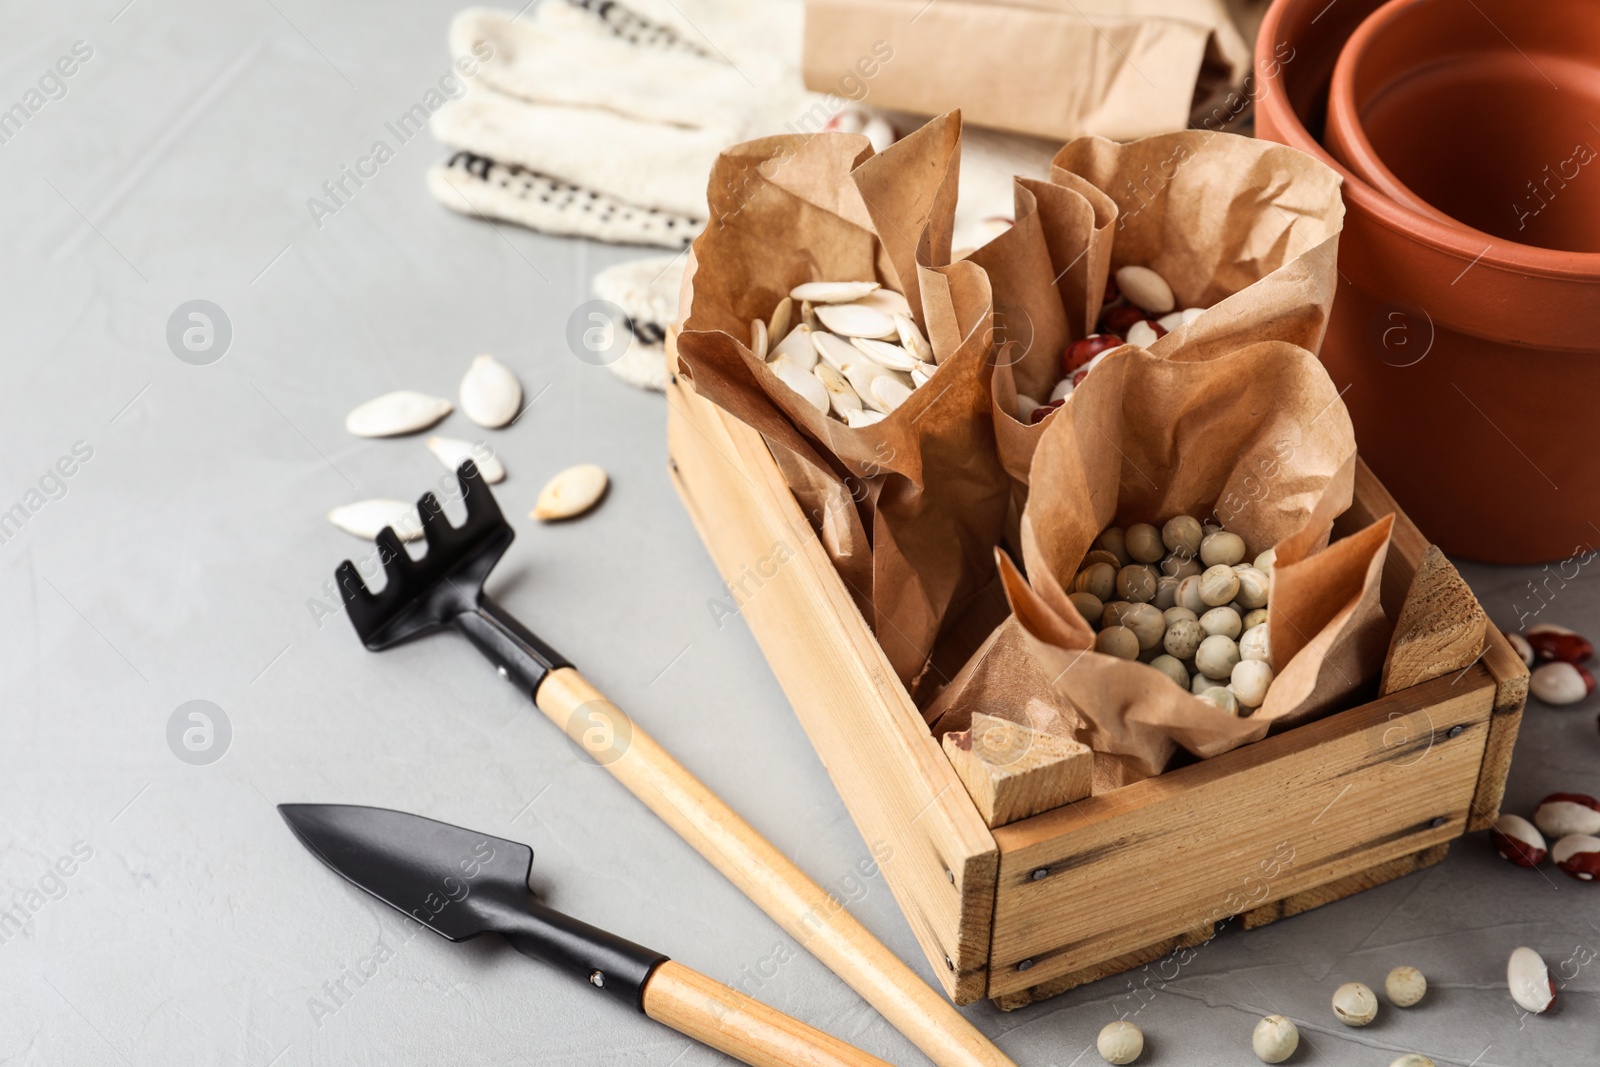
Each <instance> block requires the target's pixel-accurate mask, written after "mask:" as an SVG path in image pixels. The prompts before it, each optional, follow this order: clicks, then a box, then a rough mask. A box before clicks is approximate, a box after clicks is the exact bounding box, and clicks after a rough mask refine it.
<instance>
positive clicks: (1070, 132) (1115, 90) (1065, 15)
mask: <svg viewBox="0 0 1600 1067" xmlns="http://www.w3.org/2000/svg"><path fill="white" fill-rule="evenodd" d="M802 68H803V73H804V75H805V81H806V87H807V88H809V89H812V90H815V91H816V92H822V93H830V94H833V95H834V96H835V97H838V98H848V99H853V100H857V101H865V102H868V103H871V104H873V105H874V106H877V107H885V108H890V109H897V110H901V111H909V112H913V113H915V114H919V115H937V114H941V113H943V112H946V111H949V110H952V109H955V108H960V109H961V110H962V112H963V113H964V114H965V115H966V117H967V121H969V122H973V123H976V124H977V125H980V126H992V127H995V128H997V129H1003V130H1014V131H1016V132H1019V133H1026V134H1032V135H1034V136H1038V137H1046V138H1050V139H1053V140H1062V141H1064V140H1067V139H1069V138H1072V137H1081V136H1084V135H1086V134H1098V135H1100V136H1104V137H1114V138H1117V139H1119V140H1130V139H1132V138H1136V137H1144V136H1147V135H1150V134H1155V133H1166V132H1169V131H1172V130H1181V129H1183V128H1184V127H1185V126H1187V125H1188V124H1189V119H1190V115H1191V112H1192V110H1193V108H1194V106H1195V103H1196V101H1198V100H1202V99H1206V98H1209V97H1213V96H1215V95H1217V94H1218V92H1219V90H1220V91H1225V90H1226V87H1227V86H1230V85H1240V84H1242V83H1243V80H1244V77H1245V75H1246V73H1247V72H1248V71H1249V69H1250V50H1249V47H1248V46H1247V45H1246V44H1245V42H1244V40H1243V39H1242V38H1241V37H1240V36H1239V33H1238V31H1237V29H1235V27H1234V25H1233V22H1232V20H1231V18H1230V17H1229V15H1228V12H1227V9H1226V5H1225V4H1224V3H1223V2H1221V0H938V2H937V3H931V4H930V3H929V2H928V0H808V3H807V4H806V27H805V47H804V56H803V59H802Z"/></svg>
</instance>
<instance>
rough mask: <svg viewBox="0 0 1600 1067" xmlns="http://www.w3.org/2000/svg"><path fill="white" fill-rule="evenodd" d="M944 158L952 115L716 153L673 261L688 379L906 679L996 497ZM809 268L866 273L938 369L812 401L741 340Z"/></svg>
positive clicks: (978, 279) (985, 345)
mask: <svg viewBox="0 0 1600 1067" xmlns="http://www.w3.org/2000/svg"><path fill="white" fill-rule="evenodd" d="M959 160H960V116H959V115H951V116H946V117H945V118H943V119H938V120H935V121H934V122H931V123H929V124H928V125H927V126H924V127H923V128H922V129H921V130H918V131H917V132H916V133H914V134H912V135H911V136H909V137H907V138H905V139H904V140H902V141H900V142H899V143H898V144H896V145H894V146H893V147H892V148H890V149H889V150H888V151H886V152H884V153H882V154H880V155H876V156H874V155H873V154H872V152H871V149H870V148H869V147H868V146H867V142H866V139H865V138H863V137H859V136H854V135H845V134H822V135H801V136H780V137H769V138H766V139H763V140H759V141H752V142H749V143H747V144H743V145H738V146H735V147H734V148H731V149H729V150H728V151H727V152H725V153H723V155H722V156H721V157H720V158H719V159H718V161H717V163H716V166H715V167H714V168H713V171H712V177H711V185H710V191H709V199H710V203H711V221H710V223H709V224H708V225H707V227H706V230H705V232H704V233H702V234H701V235H700V237H699V238H697V239H696V240H695V242H694V245H693V247H692V251H691V255H690V260H689V265H688V267H687V268H686V270H685V277H684V295H683V309H684V316H683V318H684V321H683V328H682V331H681V332H680V334H679V336H678V340H677V353H678V359H679V364H680V365H679V370H680V372H681V373H683V374H685V375H686V376H687V377H688V378H689V379H690V380H691V381H692V382H693V383H694V386H695V389H696V390H697V391H698V392H699V393H700V394H701V395H703V396H705V397H707V398H708V399H710V400H711V401H712V402H713V403H716V404H717V405H719V406H720V407H722V408H724V409H725V410H727V411H729V412H730V413H732V414H733V415H735V416H736V417H738V418H739V419H741V420H742V421H744V422H746V423H748V424H749V425H751V426H753V427H755V428H756V429H757V430H759V431H760V432H761V433H762V434H763V435H765V437H766V439H767V441H768V443H769V445H770V446H771V448H772V451H773V454H774V455H775V456H776V457H777V458H778V463H779V467H780V469H781V470H782V471H783V473H784V477H785V478H786V479H787V481H788V483H789V485H790V486H791V488H792V489H793V490H794V492H795V494H796V497H797V498H798V499H799V500H800V502H801V506H802V507H803V508H804V509H805V510H806V511H807V513H808V515H809V516H810V519H811V522H812V525H813V527H814V528H817V529H818V531H819V536H820V537H821V539H822V542H823V545H824V547H825V548H826V549H827V550H828V552H829V554H830V556H831V557H832V558H833V560H834V562H835V564H836V565H837V566H838V568H839V571H840V575H841V577H843V578H844V580H845V582H846V583H847V585H848V586H849V588H850V589H851V592H852V595H853V596H854V597H855V598H856V601H857V603H858V604H859V605H860V606H861V607H862V610H863V613H864V614H865V615H866V617H867V619H868V621H869V622H870V623H871V625H872V628H873V632H874V634H875V635H876V637H877V639H878V641H879V643H880V644H881V645H882V646H883V648H884V651H885V653H886V654H887V655H888V657H889V661H890V663H891V664H892V665H893V667H894V669H895V672H896V673H897V674H898V675H899V677H900V679H901V681H903V682H905V683H906V684H907V686H908V687H909V688H912V689H913V691H915V688H916V683H917V680H918V678H919V676H920V675H921V674H922V672H923V671H924V669H925V667H926V665H927V663H928V661H929V658H930V656H931V655H932V654H933V651H934V647H935V645H936V643H937V642H938V639H939V636H940V633H941V631H942V630H944V629H945V628H946V627H947V624H949V623H950V622H951V620H953V619H956V618H957V617H958V616H960V615H961V614H962V613H963V612H964V610H965V609H966V608H968V607H969V605H970V604H971V603H972V602H973V601H975V600H976V599H977V598H978V596H979V594H980V593H982V591H983V590H984V589H985V587H987V586H989V585H990V584H991V583H992V582H993V578H994V563H993V559H992V547H993V545H995V544H996V543H997V542H998V540H999V538H1000V536H1001V533H1002V527H1003V523H1004V519H1005V513H1006V507H1007V501H1008V495H1009V490H1008V486H1007V482H1006V478H1005V476H1004V473H1003V472H1002V470H1001V468H1000V465H999V459H998V457H997V455H996V453H995V448H994V430H993V426H992V424H991V421H990V411H991V398H990V392H989V390H990V385H991V377H992V371H993V360H992V335H993V315H992V310H991V292H990V284H989V279H988V278H987V276H986V275H985V274H984V272H983V270H982V269H980V268H979V267H978V266H977V265H975V264H973V263H965V262H963V263H954V264H952V263H950V262H949V256H950V236H951V230H952V225H953V218H954V213H955V195H956V172H957V168H958V165H959ZM813 280H829V281H849V280H878V281H882V282H883V283H884V284H886V285H888V286H889V287H891V288H893V289H896V290H898V291H900V292H902V293H904V294H905V295H906V297H907V299H908V300H909V301H910V303H911V305H912V308H913V311H914V312H915V314H916V317H917V319H918V320H919V322H920V324H921V325H922V326H923V327H924V332H925V333H926V334H927V336H928V339H929V342H930V343H931V344H932V345H933V348H934V351H935V354H936V356H937V357H938V360H939V369H938V372H937V373H936V374H935V375H934V376H933V378H932V379H931V380H930V381H929V382H928V383H927V384H926V385H925V386H923V387H922V388H920V389H918V390H916V392H915V393H913V394H912V396H911V398H910V399H909V400H908V401H906V403H905V404H904V405H902V406H901V407H900V408H899V409H897V410H896V411H895V412H894V413H893V414H891V415H890V416H889V417H888V418H886V419H884V420H883V421H882V422H879V423H876V424H874V425H872V426H867V427H863V428H861V429H851V428H849V427H847V426H845V425H844V424H843V423H841V422H839V421H837V420H834V419H832V418H830V417H828V416H825V415H822V414H821V413H819V412H817V411H816V410H815V409H813V408H812V407H810V406H809V405H808V404H807V403H806V402H805V401H803V400H801V399H800V398H799V397H798V396H796V395H795V394H794V393H793V392H792V391H791V390H790V389H789V388H788V386H786V385H784V384H783V383H782V382H781V381H779V380H778V378H777V377H776V376H775V375H774V374H773V373H772V371H771V370H770V369H769V368H768V367H767V365H766V364H765V363H763V362H762V361H760V360H758V359H756V358H755V357H754V356H753V355H752V354H751V352H750V350H749V348H748V338H749V336H750V322H751V320H752V319H756V318H762V319H765V318H767V317H768V315H770V314H771V311H772V309H773V307H774V306H775V305H776V304H777V302H778V300H780V299H781V298H782V297H783V296H785V295H787V293H788V292H789V290H790V289H792V288H793V287H794V286H795V285H797V284H799V283H801V282H805V281H813ZM868 545H870V550H868V549H867V546H868ZM977 640H981V635H980V637H979V638H977V639H975V640H973V641H972V644H976V641H977ZM970 650H971V645H968V646H967V647H966V648H964V649H961V650H960V651H959V654H958V655H957V657H956V661H957V662H960V661H961V660H962V659H964V658H965V656H966V654H967V653H968V652H970ZM941 680H942V679H941Z"/></svg>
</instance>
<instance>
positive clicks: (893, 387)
mask: <svg viewBox="0 0 1600 1067" xmlns="http://www.w3.org/2000/svg"><path fill="white" fill-rule="evenodd" d="M872 395H873V397H874V398H875V399H876V400H877V401H878V403H880V404H882V405H883V409H884V410H885V411H893V410H894V409H895V408H897V407H899V406H900V405H901V404H904V403H905V402H906V401H907V400H909V399H911V387H910V386H908V385H906V384H905V383H904V382H902V381H900V380H899V379H898V378H893V377H891V376H889V375H887V374H882V375H879V376H878V377H876V378H874V379H872Z"/></svg>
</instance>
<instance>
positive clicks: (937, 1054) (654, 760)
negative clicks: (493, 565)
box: [535, 667, 1016, 1067]
mask: <svg viewBox="0 0 1600 1067" xmlns="http://www.w3.org/2000/svg"><path fill="white" fill-rule="evenodd" d="M535 701H536V703H537V704H538V705H539V710H541V711H543V712H544V713H545V715H546V716H547V717H548V718H549V719H550V721H551V722H553V723H555V724H556V725H557V726H559V727H560V728H561V729H562V731H563V732H565V733H566V735H567V736H568V737H569V738H570V739H571V740H572V741H573V742H574V743H575V744H577V745H579V746H580V747H582V748H583V749H584V750H585V751H586V752H588V753H590V755H591V756H592V758H594V759H595V761H596V762H598V763H601V764H602V765H604V766H605V768H606V769H607V770H608V771H610V772H611V774H612V776H613V777H615V778H616V779H617V780H618V781H620V782H621V783H622V784H623V785H625V786H627V788H628V791H629V792H631V793H632V794H633V795H634V796H636V797H638V798H639V799H640V800H642V801H643V802H644V804H645V806H646V807H647V808H649V809H650V810H651V811H653V812H655V813H656V815H658V816H659V817H660V818H661V820H662V821H663V822H665V823H666V824H667V825H668V826H670V827H672V829H673V830H674V831H676V832H677V834H678V836H679V837H681V838H683V839H684V840H685V841H687V842H688V843H689V844H690V845H691V846H692V847H693V848H694V850H695V851H696V852H698V853H700V855H702V856H704V857H705V858H706V859H707V860H708V861H709V862H710V863H711V865H712V866H713V867H715V868H716V869H717V870H719V871H721V872H722V875H723V877H725V878H727V879H728V881H730V882H732V883H733V884H734V885H735V886H737V887H738V888H739V891H740V892H741V893H743V894H744V895H745V896H747V897H749V898H750V900H751V901H753V902H754V903H755V905H756V906H757V907H759V908H760V909H761V910H762V911H764V912H766V913H767V915H768V916H770V917H771V918H772V920H773V921H774V922H776V923H777V924H778V925H779V926H780V927H782V928H783V930H784V932H785V933H787V934H788V935H789V936H790V937H792V938H793V939H794V940H795V941H796V942H798V943H799V944H800V945H801V946H802V947H804V948H805V949H806V950H807V951H809V952H810V953H811V954H812V955H814V956H816V957H817V959H819V960H821V961H822V962H823V964H825V965H826V966H827V968H828V969H829V970H831V971H832V972H833V973H834V974H836V975H838V976H839V977H840V978H842V979H844V981H845V983H846V984H847V985H849V986H850V988H851V989H854V990H855V991H856V992H857V993H859V994H860V995H861V997H862V998H863V999H864V1000H866V1002H867V1003H869V1004H871V1005H872V1006H873V1007H874V1008H876V1009H877V1011H878V1013H879V1014H880V1015H882V1016H883V1017H884V1018H885V1019H887V1020H888V1021H889V1023H890V1024H891V1025H892V1026H893V1027H894V1028H895V1029H896V1030H898V1031H900V1033H902V1034H904V1035H905V1036H906V1038H907V1039H909V1040H910V1041H911V1043H912V1044H914V1045H916V1046H917V1048H919V1049H921V1050H922V1052H923V1054H924V1055H926V1056H927V1057H928V1059H930V1060H932V1061H933V1062H934V1063H936V1064H938V1065H939V1067H1016V1065H1015V1064H1013V1063H1012V1062H1011V1060H1009V1059H1007V1058H1006V1056H1005V1055H1004V1054H1003V1053H1002V1052H1001V1051H1000V1050H999V1049H998V1048H996V1047H995V1046H994V1045H993V1044H991V1043H990V1041H989V1039H988V1038H986V1037H984V1036H983V1035H982V1034H981V1033H979V1032H978V1030H977V1029H976V1028H975V1027H974V1026H973V1025H972V1024H971V1023H969V1022H967V1020H966V1019H964V1018H963V1017H962V1016H961V1013H960V1012H958V1011H956V1009H955V1007H954V1006H953V1005H951V1004H950V1002H949V1001H947V1000H945V998H944V997H943V995H941V994H939V993H937V992H935V991H934V990H933V989H932V988H930V987H929V986H928V984H927V983H926V982H924V981H922V979H920V978H918V977H917V975H916V974H915V973H914V972H913V971H912V970H911V968H909V967H907V966H906V965H905V963H903V962H902V961H901V960H900V958H899V957H898V956H896V955H895V954H894V953H892V952H890V951H889V950H888V949H887V948H885V947H884V946H883V944H882V943H881V942H879V941H878V940H877V939H876V938H874V937H873V936H872V935H871V934H870V933H868V932H867V930H866V928H865V927H864V926H862V925H861V924H860V923H859V922H857V921H856V919H855V917H854V916H852V915H851V914H850V913H849V912H848V911H846V910H845V909H844V908H843V907H841V906H840V905H839V904H838V902H837V901H835V900H834V899H833V898H832V897H830V896H828V894H827V893H826V892H825V891H824V890H823V889H822V887H821V886H819V885H817V883H815V882H813V881H812V880H811V879H810V878H809V877H807V875H806V874H805V872H804V871H802V870H801V869H800V868H799V867H796V866H795V865H794V864H793V863H792V862H790V861H789V858H788V857H787V856H785V855H784V854H783V853H781V852H779V851H778V850H777V849H776V848H774V847H772V844H771V842H769V841H768V840H767V839H766V838H764V837H762V836H761V835H760V834H759V833H757V832H756V831H755V829H754V828H752V827H751V826H750V825H749V824H748V823H746V822H745V821H744V820H743V819H741V818H740V817H739V816H738V815H737V814H736V813H735V812H734V811H733V809H731V808H729V807H728V805H726V804H724V803H723V802H722V801H721V800H720V799H719V798H718V797H717V795H716V794H715V793H713V792H711V790H709V789H707V788H706V787H705V786H704V785H703V784H702V783H701V782H700V780H699V779H698V778H696V777H695V776H694V775H692V774H690V773H689V772H688V771H687V770H685V769H684V767H683V765H682V764H680V763H679V762H678V761H677V760H675V759H673V758H672V756H671V755H669V754H668V753H667V752H666V750H664V749H663V748H662V747H661V746H660V745H658V744H656V742H655V741H654V740H653V739H652V738H651V737H650V735H648V734H646V733H645V732H644V731H643V730H641V729H639V726H638V724H637V723H634V722H633V721H632V720H631V719H629V718H628V716H627V715H625V714H624V713H623V712H622V710H621V709H619V708H618V707H617V706H616V705H615V704H613V703H611V701H609V700H607V699H606V698H605V697H604V696H603V695H601V693H600V691H599V690H598V689H596V688H595V687H594V686H592V685H590V684H589V682H588V680H587V679H585V678H584V677H583V675H581V674H579V673H578V672H577V671H576V670H574V669H573V668H571V667H560V668H558V669H556V670H553V671H551V672H550V673H549V675H547V676H546V677H545V679H544V681H543V682H542V684H540V686H539V688H538V691H537V692H536V694H535ZM719 1047H720V1046H719Z"/></svg>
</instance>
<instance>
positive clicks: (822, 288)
mask: <svg viewBox="0 0 1600 1067" xmlns="http://www.w3.org/2000/svg"><path fill="white" fill-rule="evenodd" d="M878 288H879V285H878V283H877V282H806V283H805V284H804V285H797V286H795V287H794V288H793V289H790V290H789V298H790V299H791V300H809V301H810V302H811V303H813V304H848V303H850V301H852V300H860V299H861V298H862V297H864V296H866V295H867V294H868V293H870V292H872V291H873V290H875V289H878Z"/></svg>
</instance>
